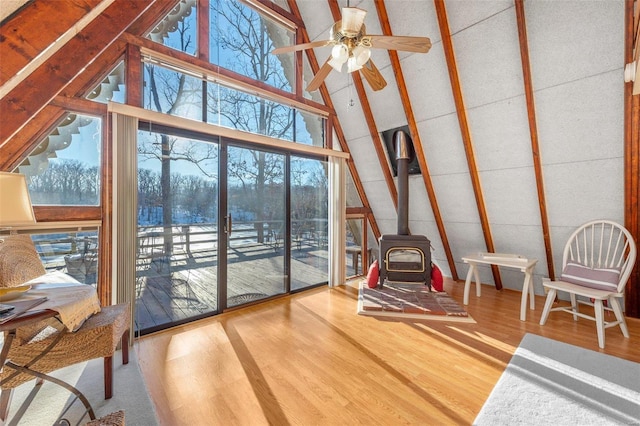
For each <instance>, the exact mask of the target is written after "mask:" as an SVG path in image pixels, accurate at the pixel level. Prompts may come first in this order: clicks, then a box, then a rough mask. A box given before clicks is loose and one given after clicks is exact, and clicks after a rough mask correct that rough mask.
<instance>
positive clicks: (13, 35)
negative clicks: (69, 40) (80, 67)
mask: <svg viewBox="0 0 640 426" xmlns="http://www.w3.org/2000/svg"><path fill="white" fill-rule="evenodd" d="M102 1H103V0H66V1H35V2H31V3H29V4H28V5H27V6H26V7H25V8H24V9H23V10H21V11H20V13H18V14H16V15H15V16H14V17H13V18H11V19H10V20H9V21H8V22H6V23H5V24H4V25H2V26H0V58H2V67H0V86H3V85H4V84H5V83H7V81H9V80H10V79H11V78H13V77H14V76H16V74H18V72H19V71H20V70H22V69H23V68H25V67H26V66H27V65H28V64H29V63H31V62H32V61H33V60H34V59H35V58H37V57H38V56H40V55H41V54H42V52H44V51H45V50H46V49H48V48H50V47H51V46H52V45H53V44H54V43H55V42H56V40H58V39H60V38H61V37H63V36H64V34H65V33H67V32H69V30H70V29H71V28H73V27H74V25H76V24H77V23H78V22H79V21H80V20H81V19H82V18H83V17H85V16H87V15H88V14H89V13H90V12H91V10H92V9H93V8H95V7H97V6H98V5H99V4H100V3H102Z"/></svg>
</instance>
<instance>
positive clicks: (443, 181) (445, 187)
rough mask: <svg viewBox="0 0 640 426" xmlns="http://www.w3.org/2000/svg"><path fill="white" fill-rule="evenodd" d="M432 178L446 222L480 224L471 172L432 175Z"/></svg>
mask: <svg viewBox="0 0 640 426" xmlns="http://www.w3.org/2000/svg"><path fill="white" fill-rule="evenodd" d="M432 180H433V186H434V189H435V193H436V197H438V205H439V206H440V213H441V214H442V217H443V219H444V221H445V223H447V224H450V223H475V224H478V226H480V225H479V224H480V219H479V218H478V209H477V207H476V199H475V196H474V195H473V189H472V188H471V180H470V178H469V173H458V174H451V175H439V176H432Z"/></svg>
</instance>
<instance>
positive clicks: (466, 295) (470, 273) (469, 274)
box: [462, 263, 475, 305]
mask: <svg viewBox="0 0 640 426" xmlns="http://www.w3.org/2000/svg"><path fill="white" fill-rule="evenodd" d="M474 269H475V265H474V264H473V263H470V264H469V271H468V272H467V279H466V281H465V282H464V297H463V299H462V303H464V304H465V305H468V304H469V287H470V286H471V277H472V276H473V270H474Z"/></svg>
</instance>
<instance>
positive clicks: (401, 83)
mask: <svg viewBox="0 0 640 426" xmlns="http://www.w3.org/2000/svg"><path fill="white" fill-rule="evenodd" d="M375 5H376V10H377V11H378V19H379V21H380V27H381V28H382V34H384V35H388V36H390V35H393V34H392V33H391V25H390V24H389V15H388V14H387V8H386V6H385V4H384V0H375ZM389 58H390V59H391V67H392V68H393V73H394V75H395V76H396V83H397V85H398V91H399V92H400V99H401V101H402V107H403V108H404V113H405V116H406V117H407V123H408V126H409V132H410V133H411V139H412V140H413V147H414V149H415V152H416V158H417V159H418V164H419V165H420V171H421V174H422V181H423V182H424V186H425V189H426V190H427V195H428V196H429V203H430V204H431V210H432V211H433V216H434V218H435V221H436V225H437V227H438V232H439V234H440V240H441V241H442V246H443V248H444V252H445V256H446V258H447V262H448V264H449V269H450V270H451V278H453V279H454V280H456V281H457V280H458V272H457V271H456V264H455V261H454V259H453V254H452V253H451V247H450V246H449V239H448V238H447V232H446V230H445V228H444V221H443V220H442V215H441V214H440V207H439V206H438V201H437V199H436V193H435V190H434V188H433V182H432V181H431V174H430V173H429V166H428V165H427V160H426V157H425V155H424V149H423V148H422V141H421V140H420V133H419V132H418V126H417V124H416V119H415V115H414V114H413V108H412V106H411V101H410V100H409V91H408V90H407V84H406V83H405V80H404V73H403V72H402V67H401V66H400V58H399V56H398V52H397V51H395V50H389Z"/></svg>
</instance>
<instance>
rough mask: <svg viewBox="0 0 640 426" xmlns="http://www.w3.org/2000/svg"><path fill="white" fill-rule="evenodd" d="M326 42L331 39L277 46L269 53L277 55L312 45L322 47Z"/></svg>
mask: <svg viewBox="0 0 640 426" xmlns="http://www.w3.org/2000/svg"><path fill="white" fill-rule="evenodd" d="M327 44H331V40H319V41H312V42H311V43H302V44H296V45H293V46H284V47H278V48H277V49H273V50H272V51H271V53H273V54H274V55H279V54H281V53H287V52H296V51H298V50H305V49H311V48H313V47H322V46H326V45H327Z"/></svg>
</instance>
